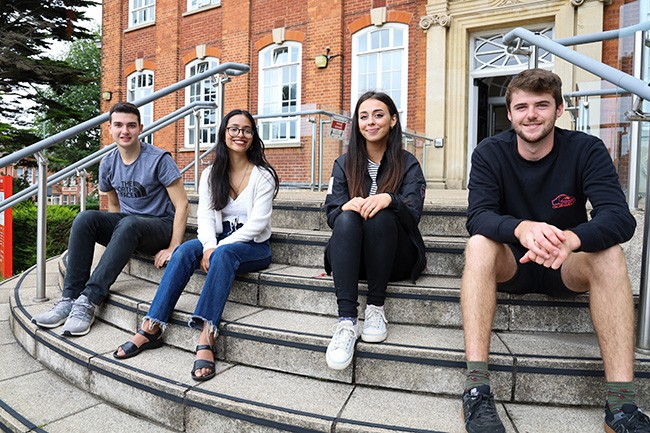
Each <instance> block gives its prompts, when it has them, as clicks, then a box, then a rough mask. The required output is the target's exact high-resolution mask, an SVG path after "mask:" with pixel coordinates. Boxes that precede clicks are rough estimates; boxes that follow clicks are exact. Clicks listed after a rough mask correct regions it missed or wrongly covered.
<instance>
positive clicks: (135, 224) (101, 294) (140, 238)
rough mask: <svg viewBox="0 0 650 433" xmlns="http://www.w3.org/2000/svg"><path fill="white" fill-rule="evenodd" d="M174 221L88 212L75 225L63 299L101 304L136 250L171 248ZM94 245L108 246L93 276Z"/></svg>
mask: <svg viewBox="0 0 650 433" xmlns="http://www.w3.org/2000/svg"><path fill="white" fill-rule="evenodd" d="M172 224H173V219H172V218H160V217H152V216H144V215H129V214H124V213H116V212H101V211H96V210H87V211H84V212H81V213H79V214H78V215H77V216H76V217H75V219H74V221H73V222H72V228H71V230H70V237H69V239H68V261H67V266H66V274H65V280H64V283H63V297H66V298H72V299H76V298H78V297H79V295H81V294H84V295H86V296H87V297H88V299H89V300H90V302H91V303H92V304H93V305H99V304H101V303H102V302H103V301H104V299H105V298H106V297H107V296H108V290H109V288H110V287H111V285H112V284H113V283H114V282H115V280H116V279H117V277H118V276H119V275H120V272H122V269H124V266H125V265H126V264H127V262H128V261H129V259H130V258H131V254H133V252H134V251H136V250H137V251H139V252H141V253H144V254H150V255H153V254H156V253H158V251H160V250H162V249H165V248H167V247H168V246H169V241H170V240H171V236H172ZM95 243H99V244H101V245H104V246H105V247H106V251H104V254H103V255H102V257H101V259H99V263H98V264H97V267H96V268H95V270H94V271H93V273H92V275H90V267H91V265H92V263H93V253H94V251H95Z"/></svg>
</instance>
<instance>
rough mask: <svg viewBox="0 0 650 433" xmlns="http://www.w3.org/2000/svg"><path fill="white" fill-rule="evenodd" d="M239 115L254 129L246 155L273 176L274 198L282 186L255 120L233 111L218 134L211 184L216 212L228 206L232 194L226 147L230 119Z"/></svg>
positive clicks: (222, 124) (223, 122)
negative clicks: (266, 153)
mask: <svg viewBox="0 0 650 433" xmlns="http://www.w3.org/2000/svg"><path fill="white" fill-rule="evenodd" d="M239 114H240V115H242V116H246V117H247V118H248V120H250V122H251V126H252V129H253V138H252V142H253V143H252V144H251V147H249V148H248V150H247V151H246V155H248V159H249V161H250V162H252V163H253V164H255V165H256V166H257V167H258V168H264V169H266V170H267V171H268V172H269V173H270V174H271V176H273V180H274V181H275V191H274V192H273V198H275V196H276V195H277V194H278V188H279V185H280V181H279V179H278V174H277V173H276V172H275V169H274V168H273V167H272V166H271V164H269V162H268V161H267V160H266V156H265V155H264V143H263V142H262V139H261V138H260V136H259V134H258V132H257V127H256V125H255V119H253V116H252V115H251V113H249V112H248V111H246V110H232V111H231V112H230V113H228V114H226V115H225V116H224V118H223V119H222V120H221V126H219V132H218V133H217V147H216V149H215V155H214V161H212V171H210V179H209V184H210V190H211V191H212V197H211V198H212V208H213V209H214V210H221V209H223V208H224V207H226V205H227V204H228V197H229V194H230V175H229V173H228V170H229V168H230V158H229V156H228V147H227V146H226V127H227V126H228V121H229V120H230V118H231V117H233V116H237V115H239Z"/></svg>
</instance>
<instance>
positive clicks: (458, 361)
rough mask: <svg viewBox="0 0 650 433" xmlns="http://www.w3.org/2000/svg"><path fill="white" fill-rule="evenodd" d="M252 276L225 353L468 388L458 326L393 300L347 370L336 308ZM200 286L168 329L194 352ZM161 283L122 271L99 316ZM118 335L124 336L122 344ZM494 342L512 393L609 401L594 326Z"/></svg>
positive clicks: (437, 390) (139, 307)
mask: <svg viewBox="0 0 650 433" xmlns="http://www.w3.org/2000/svg"><path fill="white" fill-rule="evenodd" d="M149 266H151V265H149ZM276 272H279V270H276ZM259 279H260V280H261V279H263V277H262V276H259ZM254 281H255V278H250V281H249V282H245V283H244V285H243V286H240V287H237V289H236V290H233V295H234V296H233V298H235V299H237V300H238V301H242V302H233V301H231V302H229V303H228V305H227V306H226V309H225V311H224V316H223V321H222V323H221V324H220V337H219V344H218V347H219V352H218V356H219V358H220V359H223V360H224V361H226V362H231V363H236V364H244V365H248V366H253V367H260V368H264V369H271V370H275V371H279V372H286V373H291V374H296V375H300V376H306V377H311V378H315V379H322V380H329V381H336V382H342V383H349V384H354V385H361V386H371V387H380V388H387V389H395V390H402V391H405V390H406V391H411V392H421V393H427V394H436V395H438V394H443V395H450V396H451V395H455V394H456V393H457V392H458V390H459V389H461V387H462V381H463V373H464V369H465V362H464V354H463V336H462V331H461V330H460V329H458V328H449V327H441V326H425V325H415V324H399V323H393V321H392V318H391V317H392V316H391V311H390V310H389V309H388V307H387V313H388V318H389V320H390V321H391V324H390V326H389V337H388V339H387V340H386V341H385V342H384V343H381V344H368V343H364V342H362V341H360V342H359V343H358V344H357V350H356V355H355V360H354V361H353V363H352V365H351V366H350V367H349V368H347V369H346V370H344V371H334V370H330V369H328V368H327V366H326V364H325V361H324V353H325V349H326V347H327V344H328V342H329V339H330V337H331V330H332V327H333V326H334V324H335V319H334V317H333V315H330V316H329V317H328V316H327V315H321V314H314V313H316V312H314V311H311V310H310V309H309V308H305V309H303V310H301V311H287V310H286V309H283V310H280V309H277V308H269V307H267V306H264V305H262V304H260V303H259V302H258V303H257V304H255V303H253V302H252V300H254V299H263V298H264V296H260V292H259V290H260V289H259V287H260V286H259V284H260V283H255V282H254ZM256 285H257V288H256ZM196 287H197V286H196V285H195V284H190V287H189V290H188V291H186V292H184V294H183V295H182V296H181V299H180V300H179V303H178V304H177V307H176V311H175V313H174V315H173V317H172V320H171V321H170V324H171V326H169V327H168V329H167V331H166V333H165V341H166V342H167V343H168V344H170V345H173V346H175V347H178V348H179V349H183V350H186V351H191V350H192V349H193V347H194V344H195V338H193V337H192V335H195V334H194V331H192V330H190V329H189V328H187V326H186V323H187V321H188V319H189V317H190V314H191V312H192V311H193V309H194V306H195V305H196V300H197V297H198V294H197V288H196ZM155 289H156V286H155V284H153V283H151V282H147V281H144V280H141V279H139V278H135V277H134V276H133V275H123V276H122V277H120V279H119V280H118V282H116V283H115V284H114V286H113V289H112V292H111V297H110V298H109V300H108V301H107V302H106V303H105V304H104V306H103V307H102V308H101V309H99V310H98V316H99V317H100V318H101V319H102V320H104V321H106V322H107V323H110V324H112V325H113V326H115V327H119V328H121V329H123V330H125V331H127V332H128V333H133V332H135V331H136V329H137V327H138V326H139V323H140V322H141V320H142V318H143V317H144V315H145V314H146V312H147V311H148V308H149V303H150V301H151V299H152V298H153V296H154V294H155ZM236 291H237V292H240V294H239V295H237V294H236V293H235V292H236ZM246 292H248V293H246ZM241 293H246V296H242V295H241ZM233 298H231V299H233ZM39 308H41V309H44V308H46V306H42V305H38V306H33V307H30V308H26V309H25V312H26V314H28V315H33V314H36V313H38V312H39V310H38V309H39ZM583 310H584V311H586V308H584V309H583ZM560 314H562V313H560ZM564 314H567V313H564ZM575 317H576V316H575V315H573V318H574V319H575ZM120 343H121V342H119V340H118V343H115V344H114V346H115V347H117V345H118V344H120ZM491 350H492V352H491V355H490V363H491V367H490V368H491V370H492V378H493V389H494V390H495V393H496V394H497V395H498V396H500V398H502V399H504V400H507V401H512V402H517V403H553V404H562V405H596V406H599V405H601V404H602V398H603V396H602V389H603V378H602V376H603V370H602V362H601V360H600V355H599V350H598V345H597V341H596V338H595V336H594V335H593V334H592V333H588V334H586V333H583V334H577V333H568V332H562V333H560V332H556V331H553V332H542V331H536V332H524V331H512V330H503V331H495V332H494V333H493V337H492V345H491ZM649 362H650V357H643V356H639V357H638V360H637V365H636V371H637V378H638V379H639V387H640V389H643V388H645V387H650V380H649V379H650V364H649ZM397 372H399V374H397Z"/></svg>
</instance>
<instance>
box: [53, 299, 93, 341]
mask: <svg viewBox="0 0 650 433" xmlns="http://www.w3.org/2000/svg"><path fill="white" fill-rule="evenodd" d="M94 321H95V306H94V305H93V304H91V303H90V301H89V300H88V298H87V297H86V295H80V296H79V297H78V298H77V300H76V301H74V304H72V311H70V315H69V316H68V320H66V321H65V325H63V332H62V333H61V334H62V335H64V336H66V337H70V336H80V335H86V334H87V333H88V331H90V325H92V324H93V322H94Z"/></svg>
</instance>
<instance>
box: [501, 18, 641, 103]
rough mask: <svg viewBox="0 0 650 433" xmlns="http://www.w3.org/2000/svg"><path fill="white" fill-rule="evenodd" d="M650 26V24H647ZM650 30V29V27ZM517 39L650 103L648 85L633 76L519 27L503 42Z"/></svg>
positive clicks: (506, 42) (504, 38) (511, 41)
mask: <svg viewBox="0 0 650 433" xmlns="http://www.w3.org/2000/svg"><path fill="white" fill-rule="evenodd" d="M647 24H648V25H649V26H650V23H647ZM649 28H650V27H649ZM517 39H522V40H525V41H526V42H529V43H531V44H534V45H536V46H538V47H541V48H543V49H545V50H546V51H548V52H549V53H551V54H554V55H556V56H558V57H560V58H562V59H564V60H567V61H568V62H569V63H572V64H574V65H576V66H578V67H580V68H582V69H584V70H585V71H587V72H591V73H592V74H594V75H596V76H598V77H600V78H602V79H604V80H607V81H609V82H610V83H612V84H614V85H616V86H618V87H621V88H623V89H625V90H627V91H628V92H630V93H634V94H635V95H638V96H640V97H642V98H643V99H645V100H647V101H650V87H648V83H645V82H644V81H643V80H639V79H638V78H636V77H633V76H632V75H629V74H626V73H625V72H623V71H620V70H618V69H615V68H612V67H611V66H609V65H606V64H604V63H602V62H599V61H597V60H594V59H592V58H590V57H588V56H586V55H584V54H582V53H578V52H576V51H573V50H572V49H570V48H567V47H565V46H564V45H562V44H559V43H557V42H556V41H553V40H551V39H548V38H545V37H543V36H540V35H536V34H535V33H533V32H531V31H530V30H528V29H525V28H523V27H517V28H516V29H514V30H511V31H510V32H508V33H507V34H506V35H505V36H504V37H503V42H504V43H505V44H508V45H513V44H516V41H517Z"/></svg>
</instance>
